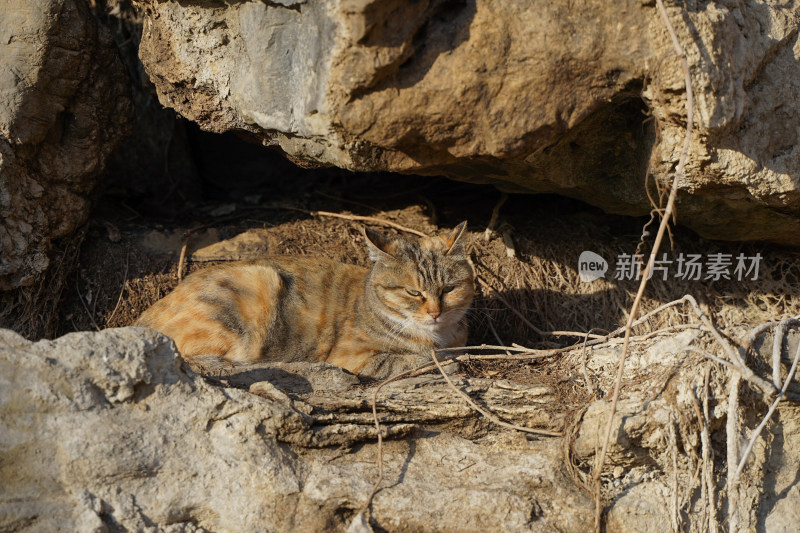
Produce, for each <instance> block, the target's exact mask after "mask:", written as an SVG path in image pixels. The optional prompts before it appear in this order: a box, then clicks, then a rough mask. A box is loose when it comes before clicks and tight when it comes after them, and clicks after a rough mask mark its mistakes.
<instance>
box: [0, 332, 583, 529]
mask: <svg viewBox="0 0 800 533" xmlns="http://www.w3.org/2000/svg"><path fill="white" fill-rule="evenodd" d="M326 366H329V365H326ZM276 368H279V367H276ZM295 370H297V369H295ZM284 371H285V372H286V373H291V371H292V368H284ZM331 372H333V373H335V370H330V371H329V370H326V369H325V368H324V367H320V365H316V366H315V367H314V369H313V370H308V371H306V375H307V376H312V375H319V374H321V373H323V374H324V373H331ZM340 372H341V371H340ZM351 377H352V376H351ZM308 381H309V382H311V383H314V382H315V380H314V379H309V380H308ZM429 381H430V378H429ZM276 383H278V385H281V384H283V385H286V382H281V381H280V380H276ZM330 383H331V381H330V380H327V381H326V380H317V381H316V385H317V386H319V387H326V386H328V385H329V384H330ZM341 384H342V383H341V382H339V383H335V386H336V387H339V386H340V385H341ZM272 387H275V385H272ZM473 387H474V388H475V389H477V390H483V388H482V386H481V385H477V384H476V385H474V386H473ZM412 388H413V387H412ZM425 388H426V386H424V385H421V389H420V388H419V387H418V388H417V389H416V390H417V392H416V394H417V395H419V394H421V392H420V391H421V390H423V389H425ZM501 388H502V387H501ZM506 389H507V390H508V387H506ZM511 389H513V387H511ZM434 390H438V392H437V393H435V394H434V396H432V397H431V398H435V397H436V395H437V394H438V395H440V396H443V395H444V392H445V387H444V386H442V383H441V380H439V384H438V385H436V386H434ZM324 393H325V391H324V390H322V389H317V390H314V389H313V388H312V389H311V390H310V392H308V393H306V394H304V395H300V396H299V397H303V398H305V399H306V400H307V401H308V403H305V402H302V401H298V402H297V403H296V404H292V403H286V402H283V401H281V399H280V398H276V399H267V398H264V397H260V396H257V395H255V394H251V393H249V392H247V391H246V390H242V389H239V388H235V387H231V386H226V387H222V386H219V385H218V384H215V383H213V382H212V381H209V380H208V379H206V378H203V377H201V376H198V375H197V374H195V373H193V372H191V371H189V370H188V369H187V368H186V366H185V365H183V364H182V363H181V360H180V358H179V357H178V356H177V354H176V352H175V351H174V345H173V343H172V342H171V341H169V339H167V338H166V337H164V336H162V335H160V334H158V333H156V332H154V331H152V330H147V329H141V328H123V329H118V330H106V331H104V332H100V333H74V334H69V335H66V336H64V337H62V338H60V339H58V340H56V341H40V342H38V343H35V344H34V343H30V342H28V341H26V340H25V339H23V338H22V337H20V336H19V335H16V334H14V333H12V332H10V331H7V330H3V331H0V455H2V457H3V461H2V463H0V479H2V480H3V482H2V483H0V529H2V530H4V531H5V530H15V531H44V530H46V531H107V530H120V529H123V530H128V531H252V530H254V529H258V530H266V531H329V530H341V529H344V528H345V527H346V524H348V523H349V521H350V520H351V519H352V517H353V516H355V514H356V512H357V510H358V509H359V508H360V507H361V505H362V503H363V501H364V499H365V498H366V496H367V495H368V494H369V492H370V490H371V488H372V484H373V482H374V479H375V476H376V475H377V472H376V469H375V465H374V461H375V447H374V444H372V443H371V442H370V441H371V440H372V439H373V438H374V435H375V430H374V426H372V422H371V421H368V420H366V419H364V420H358V419H357V418H358V417H350V419H349V420H347V417H348V410H345V409H340V410H339V411H334V410H333V409H332V408H331V409H327V410H324V412H323V409H322V408H320V407H317V406H313V408H311V409H306V407H304V405H305V406H311V405H312V401H313V395H314V394H318V395H322V394H324ZM281 394H284V395H285V394H286V393H281ZM367 394H368V393H363V392H362V398H360V399H358V400H356V399H355V398H352V397H351V399H350V401H351V403H359V404H362V403H364V397H365V396H366V395H367ZM484 394H488V396H487V397H494V398H500V397H501V396H502V393H494V396H492V394H491V393H487V392H485V393H484ZM515 394H519V393H515ZM292 396H293V397H295V395H294V394H292ZM392 397H394V400H393V401H394V403H395V404H396V405H400V406H402V405H405V409H406V410H408V405H410V399H409V398H410V397H405V400H403V398H404V396H403V394H402V391H399V390H395V391H389V392H388V397H387V398H386V400H385V402H386V403H387V404H390V403H392V401H390V400H391V399H392ZM451 398H452V396H451ZM509 399H510V397H508V396H506V401H508V400H509ZM495 401H497V400H495ZM404 402H405V403H404ZM317 403H319V402H317ZM418 403H419V402H417V404H418ZM328 407H331V402H329V404H328ZM398 409H400V408H398ZM381 410H382V411H383V407H381ZM417 410H418V411H420V412H421V411H423V410H422V409H420V408H419V407H418V408H417ZM349 412H350V413H352V412H353V409H352V408H350V409H349ZM398 412H399V411H398ZM326 413H327V414H326ZM390 413H391V411H390ZM438 413H439V416H442V417H444V418H447V417H450V418H454V417H455V418H458V417H462V418H463V417H464V415H465V413H463V412H462V411H459V410H456V409H453V408H452V407H451V408H450V409H449V411H448V409H447V408H446V407H442V406H439V410H438ZM329 415H330V416H329ZM432 416H433V415H431V416H429V417H428V418H429V419H430V418H431V417H432ZM467 417H474V414H473V413H467ZM411 427H412V426H411V425H410V424H407V423H396V424H392V423H391V422H389V423H388V430H387V435H386V436H387V437H389V438H391V437H393V436H401V435H407V434H408V432H409V430H410V429H411ZM365 440H366V441H367V442H366V443H365V444H363V445H362V441H365ZM356 443H358V444H359V446H356V447H353V446H354V445H355V444H356ZM309 446H310V447H311V448H309ZM348 448H349V449H348ZM384 461H385V466H384V468H385V471H386V478H385V480H384V484H383V488H382V490H381V491H379V492H378V494H377V495H376V497H375V500H374V502H373V504H372V506H371V518H370V520H371V522H372V524H374V525H376V526H379V527H380V528H383V529H388V530H394V531H421V530H436V531H485V530H486V529H495V528H500V529H504V530H514V531H553V530H561V531H583V530H586V529H588V528H590V525H591V512H590V511H591V508H592V503H591V501H590V499H589V498H588V497H587V496H586V495H585V494H584V493H583V492H582V491H580V490H579V489H578V488H577V487H576V486H575V485H574V484H573V483H572V482H571V481H570V480H569V478H568V477H567V476H566V474H565V471H564V469H563V465H562V464H561V460H560V455H559V450H558V446H556V445H555V444H553V443H552V442H548V441H535V440H533V441H531V440H528V439H526V438H524V437H522V436H521V435H512V434H507V433H501V434H495V435H494V436H492V437H491V438H486V439H484V440H483V441H472V440H469V439H466V438H464V437H463V436H460V435H458V434H456V433H454V432H446V431H437V432H427V431H419V430H418V431H417V433H415V437H414V438H411V439H407V440H389V441H387V442H386V443H385V448H384ZM421 502H425V504H424V505H421Z"/></svg>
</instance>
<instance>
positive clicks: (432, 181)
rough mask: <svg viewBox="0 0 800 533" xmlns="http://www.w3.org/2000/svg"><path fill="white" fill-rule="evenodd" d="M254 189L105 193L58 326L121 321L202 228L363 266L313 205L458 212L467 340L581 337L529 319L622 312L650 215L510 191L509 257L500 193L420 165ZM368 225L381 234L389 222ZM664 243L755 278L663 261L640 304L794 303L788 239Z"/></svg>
mask: <svg viewBox="0 0 800 533" xmlns="http://www.w3.org/2000/svg"><path fill="white" fill-rule="evenodd" d="M253 190H254V189H253V188H252V187H251V188H250V189H249V190H246V191H242V190H237V189H235V188H234V189H229V190H225V189H221V188H220V187H219V184H215V185H214V186H213V187H211V188H210V190H209V191H206V192H205V194H204V195H203V196H202V197H200V198H199V199H193V200H191V201H187V202H186V203H185V204H184V205H183V206H181V207H180V208H179V209H173V210H170V211H160V212H159V211H157V210H152V209H150V208H149V207H148V206H150V205H152V203H153V199H152V198H144V199H142V198H139V199H137V198H136V197H124V196H121V195H115V194H107V195H106V196H103V197H101V198H100V199H99V201H98V208H97V209H96V211H95V215H94V216H93V218H92V219H91V221H90V223H89V226H88V231H87V234H86V238H85V240H84V243H83V247H82V249H81V253H80V259H79V261H80V265H79V268H78V271H77V275H76V277H75V279H74V280H71V281H70V283H69V284H68V294H67V295H66V297H65V299H64V301H63V303H62V305H61V307H60V312H59V323H58V331H57V333H58V334H63V333H67V332H69V331H76V330H92V329H102V328H109V327H121V326H126V325H130V324H131V323H133V321H134V320H135V319H136V318H137V317H138V315H139V314H140V313H141V312H142V311H143V310H144V309H145V308H147V307H148V306H149V305H151V304H152V303H153V302H155V301H156V300H158V299H159V298H161V297H163V296H164V295H166V294H167V293H168V292H169V291H170V290H171V289H172V288H174V287H175V285H176V284H177V283H178V263H179V256H180V252H181V247H182V246H183V243H187V250H186V251H187V257H189V260H188V261H187V262H186V273H189V272H192V271H194V270H196V269H198V268H203V267H204V266H206V265H208V264H210V263H209V262H208V261H202V262H201V261H193V260H191V255H192V253H193V252H195V251H196V250H197V249H198V248H200V247H202V246H203V245H205V244H207V243H205V242H201V241H202V238H201V236H202V235H208V234H209V232H211V234H212V235H213V236H214V237H218V238H219V239H229V238H232V237H234V236H236V235H238V234H240V233H242V232H246V231H248V230H252V229H259V230H262V231H261V234H262V235H265V236H266V238H267V239H268V245H267V244H265V245H264V246H265V247H267V248H268V249H269V252H270V253H275V254H302V255H322V256H327V257H331V258H334V259H336V260H340V261H344V262H349V263H356V264H361V265H366V264H367V261H368V260H367V255H366V253H365V249H364V246H363V243H362V242H361V235H360V226H361V222H358V221H350V220H345V219H340V218H334V217H331V216H318V215H317V216H315V215H312V214H309V213H308V212H311V211H326V212H331V213H336V214H340V215H345V216H349V215H361V216H371V217H377V218H380V219H384V220H387V221H391V222H394V223H396V224H400V225H402V226H405V227H409V228H413V229H416V230H418V231H422V232H424V233H426V234H433V233H435V232H436V231H439V230H444V229H447V228H452V227H453V226H454V225H455V224H457V223H458V222H460V221H461V220H464V219H466V220H468V221H469V235H468V237H469V240H470V243H471V254H472V258H473V261H474V263H475V266H476V271H477V273H478V276H479V285H478V287H479V296H478V298H477V299H476V301H475V303H474V310H473V312H472V315H471V334H470V339H469V342H470V344H484V343H485V344H492V345H499V344H502V345H506V346H508V345H511V344H518V345H522V346H526V347H532V348H551V347H560V346H566V345H570V344H574V343H576V342H580V341H582V340H583V339H582V338H581V337H578V336H575V335H573V336H565V335H550V334H541V333H540V332H537V331H535V330H534V329H533V327H532V326H534V327H536V328H538V329H539V330H540V331H543V332H550V331H567V332H587V331H589V330H590V329H593V328H598V331H602V330H605V331H609V330H612V329H615V328H617V327H619V326H621V325H623V324H624V322H625V320H626V318H627V312H628V309H629V308H630V305H631V303H632V301H633V296H634V294H635V291H636V289H637V288H638V282H636V281H633V280H624V281H619V280H615V279H614V266H615V265H614V262H615V259H616V257H617V256H618V255H619V254H621V253H629V254H632V253H634V251H635V250H636V248H637V245H638V244H639V241H640V238H641V235H642V228H643V226H644V225H645V223H646V222H647V219H637V218H630V217H622V216H614V215H608V214H604V213H602V212H601V211H599V210H597V209H595V208H593V207H590V206H588V205H586V204H583V203H581V202H578V201H573V200H570V199H566V198H561V197H554V196H530V195H511V197H510V198H509V200H508V201H507V202H506V203H505V204H504V205H503V206H502V208H501V210H500V216H499V220H498V222H499V223H498V224H497V226H498V228H499V229H500V230H501V233H506V235H507V236H509V235H510V237H511V241H512V242H513V247H514V254H513V256H509V253H508V252H509V249H508V246H507V243H506V242H505V241H504V239H503V237H502V235H501V234H498V233H494V234H492V236H491V237H490V238H489V239H488V240H486V239H485V238H484V230H485V229H486V226H487V224H488V223H489V220H490V217H491V214H492V210H493V208H494V206H495V205H496V203H497V202H498V200H499V199H500V193H499V192H497V191H496V190H495V189H494V188H493V187H491V186H480V185H472V184H468V183H458V182H453V181H449V180H445V179H436V178H428V177H415V176H398V175H380V174H351V173H347V172H344V171H326V170H321V171H319V170H318V171H306V170H303V171H300V170H295V171H293V172H292V175H291V177H289V178H288V181H280V180H279V182H278V183H273V184H271V185H269V184H268V186H266V187H265V186H262V187H261V189H260V190H261V191H264V192H263V193H258V192H253ZM255 190H256V191H258V190H259V189H255ZM154 213H155V214H154ZM373 225H374V226H375V227H378V228H379V229H382V230H384V231H387V232H389V233H394V232H396V231H397V230H395V229H392V228H388V227H381V226H379V225H375V224H373ZM654 226H655V224H653V225H651V228H653V227H654ZM154 234H155V235H157V236H158V237H159V238H158V239H155V242H158V243H161V244H160V245H156V246H155V247H154V246H153V242H154V239H153V238H152V236H153V235H154ZM187 235H188V236H189V238H188V241H187V238H186V237H187ZM148 237H149V240H148ZM651 242H652V235H651V236H649V237H648V238H647V239H646V241H645V244H644V245H643V246H642V250H649V247H650V245H651ZM672 242H673V243H674V246H672V247H670V243H667V244H666V247H664V248H663V250H665V251H667V253H668V254H669V256H670V257H672V258H675V257H677V256H678V254H680V253H682V252H683V253H685V254H689V253H699V254H710V253H726V254H732V255H733V257H736V256H737V255H738V254H739V253H744V254H745V255H746V256H754V255H755V254H756V253H760V254H761V255H762V256H763V258H762V260H761V263H760V272H759V279H758V280H756V281H750V280H748V281H737V280H735V279H732V280H724V279H722V280H720V281H683V280H677V279H675V278H674V277H672V275H673V274H674V268H675V267H674V264H673V265H672V269H673V271H671V272H670V279H668V280H667V281H663V280H661V279H657V278H654V279H652V280H651V281H650V283H649V285H648V288H647V292H646V294H647V295H646V296H645V297H644V299H643V302H642V312H647V311H648V310H651V309H654V308H656V307H657V306H659V305H661V304H663V303H665V302H669V301H671V300H674V299H677V298H680V297H681V296H683V295H684V294H686V293H691V294H693V295H694V296H695V297H696V298H697V299H698V300H699V301H701V302H703V303H704V304H705V305H708V306H709V310H710V311H711V312H712V313H713V314H714V315H715V316H716V317H717V320H718V321H720V322H721V323H724V324H740V323H741V324H756V323H759V322H764V321H766V320H775V319H777V318H779V317H783V316H789V315H797V314H800V297H798V295H800V291H798V289H799V288H800V266H799V265H798V261H797V252H796V251H794V250H785V249H779V248H776V247H767V246H759V245H739V244H731V243H722V242H712V241H706V240H703V239H700V238H698V237H697V236H696V235H694V234H693V233H691V232H689V231H688V230H684V229H682V228H680V227H678V228H677V229H675V230H674V231H673V235H672ZM145 243H148V245H147V246H145ZM584 250H591V251H594V252H596V253H598V254H599V255H601V256H602V257H604V258H606V260H608V261H609V271H608V272H607V273H606V277H605V279H600V280H596V281H595V282H593V283H585V282H582V281H581V280H580V278H579V275H578V272H577V266H578V256H579V255H580V253H581V252H582V251H584ZM509 306H510V307H513V308H514V309H515V311H516V312H513V311H511V310H510V309H509ZM683 311H684V310H682V309H681V308H680V307H675V308H673V309H670V310H668V311H665V312H663V313H659V314H658V315H657V316H656V317H654V318H653V320H651V321H649V322H648V323H647V324H644V325H642V326H640V327H639V328H638V330H637V331H638V332H639V333H645V332H647V331H652V330H653V329H657V328H660V327H664V326H667V325H674V324H679V323H685V322H691V321H693V320H694V319H693V318H692V317H690V316H688V315H682V314H681V313H682V312H683ZM521 317H524V319H523V318H521ZM595 332H597V331H595ZM568 369H569V370H568ZM572 369H573V367H572V365H562V364H560V361H559V359H558V357H553V358H549V359H543V360H540V361H538V362H536V363H529V362H512V361H483V362H470V363H468V364H465V365H464V368H463V370H464V372H466V373H468V374H470V375H474V376H480V377H497V378H501V377H502V378H508V379H513V380H517V381H522V382H540V383H541V382H542V380H543V379H544V380H546V381H551V382H554V383H559V382H563V383H567V384H568V383H570V379H571V378H572V376H570V375H567V374H565V372H566V371H567V370H568V371H569V372H572V371H573V370H572Z"/></svg>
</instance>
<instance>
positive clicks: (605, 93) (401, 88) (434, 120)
mask: <svg viewBox="0 0 800 533" xmlns="http://www.w3.org/2000/svg"><path fill="white" fill-rule="evenodd" d="M139 5H140V6H141V7H142V9H143V13H144V22H143V24H144V26H143V34H142V42H141V47H140V57H141V59H142V62H143V64H144V67H145V69H146V71H147V73H148V74H149V76H150V77H151V79H152V81H153V83H154V84H155V87H156V90H157V92H158V94H159V98H160V100H161V102H162V103H163V104H164V105H165V106H168V107H171V108H174V109H175V110H177V111H178V112H179V113H180V114H182V115H183V116H185V117H187V118H189V119H191V120H193V121H195V122H197V123H198V124H200V126H201V127H202V128H204V129H206V130H209V131H215V132H224V131H239V132H247V134H248V135H249V136H250V137H252V138H255V139H258V140H260V141H261V142H263V143H264V144H271V145H279V146H280V147H281V148H282V149H283V150H284V151H285V152H286V153H287V154H288V155H289V156H290V157H292V158H293V159H295V160H296V161H298V162H302V163H307V164H317V165H336V166H339V167H343V168H347V169H352V170H391V171H398V172H409V173H422V174H444V175H447V176H449V177H452V178H456V179H462V180H469V181H477V182H484V183H494V184H496V185H498V187H500V188H503V189H505V190H508V191H512V192H557V193H560V194H565V195H568V196H572V197H575V198H580V199H583V200H585V201H587V202H590V203H592V204H595V205H598V206H601V207H603V208H604V209H606V210H607V211H610V212H615V213H625V214H644V213H647V212H649V211H650V209H651V203H650V201H649V199H648V197H647V194H646V193H645V187H646V181H647V180H646V172H647V167H648V164H649V162H650V161H651V160H652V163H653V174H654V176H655V179H657V180H661V181H663V180H665V179H668V178H669V173H670V171H671V169H672V168H674V166H675V164H676V162H677V161H678V159H679V155H680V151H681V148H682V146H683V124H682V122H685V116H686V113H685V97H684V87H683V72H682V69H681V67H680V63H679V62H678V61H677V58H676V57H675V55H674V52H673V50H672V44H671V41H670V38H669V36H668V34H667V31H666V29H665V27H664V24H663V22H662V20H661V18H660V16H659V14H658V12H657V10H656V8H655V6H654V4H653V3H652V2H641V1H638V0H626V1H624V2H615V3H613V4H609V3H608V2H600V1H597V0H582V1H580V2H577V3H575V2H571V3H569V4H565V3H563V2H557V1H556V2H552V1H530V2H522V3H521V2H518V1H515V0H505V1H501V2H487V1H483V0H468V1H454V0H449V1H448V0H431V1H424V2H414V3H408V2H400V1H390V2H386V1H380V2H378V1H374V0H349V1H345V2H338V3H330V2H323V1H321V0H307V1H298V2H289V3H282V2H278V3H269V2H268V3H264V2H259V1H246V2H236V3H233V4H226V5H222V4H214V3H207V2H199V1H190V2H177V1H175V0H166V1H164V0H141V1H140V2H139ZM669 13H670V17H671V18H672V20H673V23H674V25H675V26H676V28H677V31H678V35H679V38H680V40H681V43H682V44H683V46H684V48H685V49H686V53H687V55H688V58H689V62H690V64H691V70H692V83H693V86H694V90H695V94H696V101H695V125H696V130H695V131H696V133H695V135H694V137H693V140H692V144H691V147H690V162H689V165H688V174H687V176H686V178H685V179H684V180H682V182H681V184H680V187H681V194H680V196H679V205H678V217H679V220H680V221H681V222H683V223H685V224H687V225H689V226H690V227H692V228H694V229H696V230H697V231H698V232H700V233H701V234H703V235H705V236H710V237H714V238H721V239H731V240H739V239H741V240H753V239H764V240H771V241H774V242H780V243H789V244H799V243H800V237H798V235H800V231H799V230H800V221H799V220H798V215H800V185H798V182H797V180H796V179H794V178H793V177H792V176H795V175H797V174H800V155H798V154H800V148H797V143H796V142H795V140H796V137H797V131H798V128H799V127H800V111H798V109H797V106H796V105H794V103H795V102H796V101H797V100H798V98H800V81H798V80H800V66H799V65H800V61H798V58H799V57H800V45H798V38H797V36H798V28H800V15H798V13H800V9H798V3H797V2H796V1H791V2H788V3H783V4H780V5H778V4H763V3H758V2H755V1H748V2H740V3H737V4H735V5H732V4H730V3H728V2H723V1H717V2H706V3H703V4H689V5H688V6H684V5H681V6H671V7H670V8H669ZM648 108H650V109H652V115H653V117H654V118H656V119H657V120H655V121H654V120H652V118H648V117H647V116H646V111H647V110H648ZM650 187H651V192H652V188H653V182H652V180H651V183H650Z"/></svg>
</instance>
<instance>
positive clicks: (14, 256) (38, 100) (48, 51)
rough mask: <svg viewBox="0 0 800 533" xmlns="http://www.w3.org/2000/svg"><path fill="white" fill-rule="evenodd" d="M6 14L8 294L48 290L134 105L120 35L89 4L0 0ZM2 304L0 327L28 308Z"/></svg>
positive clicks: (3, 130) (4, 265) (3, 102)
mask: <svg viewBox="0 0 800 533" xmlns="http://www.w3.org/2000/svg"><path fill="white" fill-rule="evenodd" d="M0 13H2V17H0V220H2V225H0V291H8V290H10V289H17V288H20V287H31V286H33V285H34V284H35V283H39V284H41V282H42V275H43V273H44V272H45V271H46V270H47V268H48V266H49V264H50V262H51V250H52V247H53V243H54V241H56V240H58V239H60V238H62V237H66V236H68V235H70V234H71V233H72V232H74V231H75V229H76V228H77V227H78V226H79V225H80V224H82V223H83V222H84V221H85V220H86V217H87V216H88V212H89V196H90V193H91V191H92V189H93V188H94V186H95V183H96V178H97V176H98V174H99V173H100V171H101V170H102V169H103V167H104V165H105V162H106V160H107V159H108V157H109V155H110V154H111V152H112V150H113V149H114V147H115V146H116V145H117V143H118V142H119V141H120V140H121V138H122V137H123V135H124V134H125V133H126V131H127V129H128V124H129V121H130V119H131V106H130V100H129V99H128V97H127V91H128V88H127V81H126V80H127V77H126V75H125V72H124V70H123V68H122V64H121V63H120V61H119V57H118V54H117V50H116V47H115V46H114V42H113V40H112V39H111V35H110V33H109V32H108V30H106V29H104V28H103V27H101V26H99V25H98V24H97V22H96V20H95V18H94V17H93V15H92V13H91V11H90V10H89V7H88V5H87V3H86V2H83V1H80V0H33V1H27V0H26V1H18V0H0ZM65 267H68V265H65ZM47 291H48V292H49V293H55V294H57V293H58V292H59V291H60V286H50V287H48V289H47ZM6 296H7V295H6ZM4 298H5V297H4ZM27 299H29V300H30V297H28V298H27ZM6 300H8V298H6ZM3 303H4V305H3V310H2V311H0V321H2V322H6V321H9V320H11V321H12V322H13V317H8V316H6V315H7V313H8V310H9V308H12V311H13V312H14V313H15V314H18V315H19V314H21V313H20V311H19V309H16V310H14V309H13V308H14V306H13V305H10V304H8V302H7V301H5V300H4V302H3ZM29 303H30V302H29ZM2 322H0V323H2ZM23 329H25V328H23Z"/></svg>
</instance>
